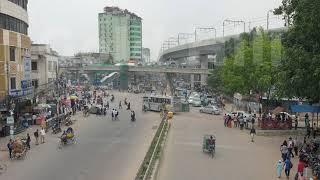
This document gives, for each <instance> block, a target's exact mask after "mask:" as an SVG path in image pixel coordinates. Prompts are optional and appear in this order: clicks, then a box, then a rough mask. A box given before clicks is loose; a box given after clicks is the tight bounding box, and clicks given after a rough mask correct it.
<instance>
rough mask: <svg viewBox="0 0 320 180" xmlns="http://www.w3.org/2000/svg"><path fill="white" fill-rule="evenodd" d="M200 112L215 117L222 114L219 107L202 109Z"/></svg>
mask: <svg viewBox="0 0 320 180" xmlns="http://www.w3.org/2000/svg"><path fill="white" fill-rule="evenodd" d="M199 111H200V113H208V114H213V115H220V114H221V113H222V112H221V110H220V109H219V108H218V107H216V106H211V105H210V106H206V107H201V108H200V110H199Z"/></svg>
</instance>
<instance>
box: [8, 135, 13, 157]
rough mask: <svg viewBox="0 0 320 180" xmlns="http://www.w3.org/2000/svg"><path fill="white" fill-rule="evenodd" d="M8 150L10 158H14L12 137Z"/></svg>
mask: <svg viewBox="0 0 320 180" xmlns="http://www.w3.org/2000/svg"><path fill="white" fill-rule="evenodd" d="M7 147H8V151H9V158H10V159H12V150H13V141H12V139H10V140H9V142H8V144H7Z"/></svg>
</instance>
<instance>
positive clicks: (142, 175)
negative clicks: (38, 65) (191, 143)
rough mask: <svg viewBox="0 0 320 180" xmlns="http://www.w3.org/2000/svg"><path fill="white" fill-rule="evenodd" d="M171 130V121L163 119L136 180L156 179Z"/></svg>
mask: <svg viewBox="0 0 320 180" xmlns="http://www.w3.org/2000/svg"><path fill="white" fill-rule="evenodd" d="M169 128H170V123H169V121H168V120H167V119H163V120H162V121H161V123H160V126H159V127H158V129H157V132H156V134H155V136H154V137H153V140H152V142H151V144H150V147H149V149H148V152H147V154H146V156H145V158H144V160H143V162H142V164H141V166H140V168H139V171H138V173H137V175H136V178H135V180H148V179H153V178H154V177H156V173H157V172H158V168H159V165H160V164H159V159H160V156H161V154H162V151H163V147H164V144H165V140H166V138H167V135H168V131H169Z"/></svg>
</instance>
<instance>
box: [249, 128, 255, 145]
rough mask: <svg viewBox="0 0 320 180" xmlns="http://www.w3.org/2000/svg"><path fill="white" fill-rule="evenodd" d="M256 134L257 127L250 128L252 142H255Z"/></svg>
mask: <svg viewBox="0 0 320 180" xmlns="http://www.w3.org/2000/svg"><path fill="white" fill-rule="evenodd" d="M255 135H256V129H255V128H254V127H252V128H251V130H250V136H251V142H254V136H255Z"/></svg>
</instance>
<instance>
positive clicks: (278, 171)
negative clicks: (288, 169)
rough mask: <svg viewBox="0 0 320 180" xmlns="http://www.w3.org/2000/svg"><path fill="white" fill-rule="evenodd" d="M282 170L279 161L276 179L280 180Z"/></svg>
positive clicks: (281, 164)
mask: <svg viewBox="0 0 320 180" xmlns="http://www.w3.org/2000/svg"><path fill="white" fill-rule="evenodd" d="M282 170H283V163H282V160H279V161H278V163H277V176H278V178H281V174H282Z"/></svg>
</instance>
